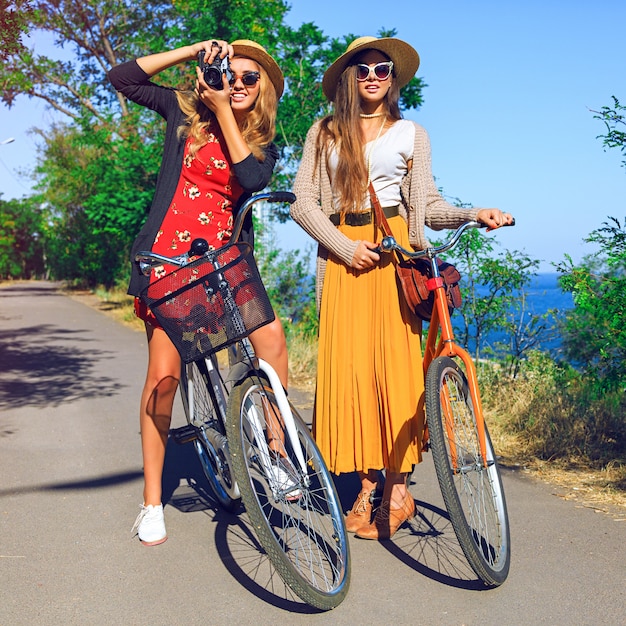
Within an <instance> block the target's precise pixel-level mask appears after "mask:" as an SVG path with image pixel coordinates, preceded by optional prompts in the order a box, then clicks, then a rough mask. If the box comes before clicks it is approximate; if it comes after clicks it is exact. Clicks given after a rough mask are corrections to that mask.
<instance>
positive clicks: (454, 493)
mask: <svg viewBox="0 0 626 626" xmlns="http://www.w3.org/2000/svg"><path fill="white" fill-rule="evenodd" d="M426 416H427V420H428V432H429V433H430V444H431V449H432V453H433V461H434V464H435V470H436V473H437V479H438V481H439V486H440V488H441V492H442V495H443V499H444V502H445V505H446V508H447V510H448V513H449V515H450V521H451V523H452V526H453V528H454V531H455V533H456V536H457V539H458V541H459V544H460V545H461V549H462V550H463V553H464V554H465V557H466V558H467V560H468V562H469V564H470V566H471V567H472V569H473V570H474V572H476V574H477V575H478V576H479V577H480V578H481V579H482V580H483V581H484V582H485V584H487V585H490V586H497V585H501V584H502V583H503V582H504V581H505V580H506V577H507V575H508V573H509V565H510V560H511V545H510V535H509V520H508V515H507V509H506V502H505V499H504V490H503V487H502V481H501V478H500V472H499V470H498V464H497V462H496V457H495V455H494V452H493V446H492V444H491V439H490V438H489V433H488V432H487V427H486V426H485V434H486V439H487V462H486V463H483V459H482V457H481V454H480V446H479V440H478V431H477V425H476V416H475V414H474V407H473V405H472V400H471V398H470V395H469V387H468V382H467V378H466V376H465V374H464V372H463V371H462V370H461V369H460V368H459V366H458V365H457V363H455V362H454V361H453V360H452V359H451V358H449V357H439V358H437V359H435V360H434V361H433V363H432V365H431V366H430V367H429V368H428V373H427V376H426Z"/></svg>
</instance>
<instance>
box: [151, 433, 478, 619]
mask: <svg viewBox="0 0 626 626" xmlns="http://www.w3.org/2000/svg"><path fill="white" fill-rule="evenodd" d="M334 479H335V483H336V486H337V491H338V493H339V495H340V500H341V501H342V502H347V501H348V500H350V502H351V499H352V496H353V494H354V493H355V492H356V491H358V489H359V487H360V483H359V481H358V477H357V475H356V474H354V475H353V474H342V475H341V476H334ZM163 482H164V493H163V501H164V502H167V503H168V504H169V505H170V506H174V507H175V508H177V509H178V510H180V511H183V512H186V513H192V512H202V513H204V514H205V515H207V516H208V517H209V519H210V522H211V523H212V524H214V525H215V529H214V533H215V537H214V541H215V544H216V548H217V551H218V554H219V555H220V558H221V560H222V563H223V565H224V566H225V567H226V569H227V570H228V571H229V572H230V573H231V575H232V576H233V578H234V579H235V580H237V581H238V582H239V584H241V585H242V586H243V587H244V588H245V589H247V590H248V591H249V592H250V593H252V594H254V595H255V596H256V597H257V598H259V599H261V600H264V601H265V602H267V603H268V604H271V605H272V606H276V607H278V608H281V609H284V610H285V611H289V612H297V613H302V614H313V613H316V612H317V610H316V609H314V608H312V607H310V606H308V605H307V604H304V603H302V602H301V601H300V600H299V599H298V598H297V597H296V596H295V595H294V594H293V593H292V592H291V590H290V589H289V588H288V587H287V586H286V585H285V583H284V582H283V581H282V579H281V578H280V576H279V575H278V574H277V573H276V571H275V570H274V568H273V566H272V564H271V562H270V560H269V558H268V557H267V555H266V553H265V551H264V550H263V547H262V546H261V545H260V544H259V542H258V540H257V538H256V535H255V533H254V530H253V529H252V526H251V525H250V523H249V521H248V518H247V516H246V515H245V513H244V512H242V513H241V514H240V515H234V514H230V513H228V512H226V511H223V510H222V509H221V508H220V507H219V504H218V503H217V501H216V500H215V499H214V498H213V496H212V495H211V491H210V489H209V487H208V483H207V482H206V479H205V477H204V474H203V472H202V468H201V467H200V463H199V461H198V459H197V457H196V453H195V451H194V449H193V447H192V445H191V444H185V445H178V444H176V443H174V442H173V440H171V439H170V441H169V442H168V447H167V454H166V461H165V469H164V473H163ZM348 506H349V505H348ZM416 506H417V515H416V517H415V519H414V520H412V521H411V522H410V523H407V524H405V525H404V526H403V527H402V528H400V529H399V530H398V532H397V533H396V535H395V536H394V537H393V539H392V540H391V541H385V542H381V544H380V545H382V546H384V548H385V549H386V550H388V551H389V552H390V553H391V554H393V555H394V556H395V557H396V558H397V559H398V561H400V562H402V563H404V564H405V565H406V566H407V567H410V568H411V569H413V570H415V571H417V572H419V573H420V574H422V575H424V576H426V577H428V578H430V579H432V580H435V581H437V582H440V583H442V584H445V585H449V586H451V587H456V588H460V589H466V590H475V591H480V590H485V589H487V587H485V585H484V584H483V583H482V581H480V580H478V579H477V578H476V574H475V573H474V572H473V571H472V569H471V568H470V566H469V565H468V563H467V561H466V559H465V556H464V554H463V552H462V550H461V548H460V546H459V544H458V542H457V539H456V535H455V534H454V530H453V528H452V525H451V523H450V519H449V517H448V514H447V512H446V511H445V510H443V509H441V508H439V507H437V506H435V505H433V504H430V503H428V502H423V501H419V500H418V501H416ZM344 508H345V507H344ZM354 541H361V540H359V539H356V538H355V539H354ZM363 541H365V540H363ZM373 547H374V546H373V545H372V548H373ZM207 567H210V564H207ZM207 591H209V590H208V589H207Z"/></svg>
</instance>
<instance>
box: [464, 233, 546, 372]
mask: <svg viewBox="0 0 626 626" xmlns="http://www.w3.org/2000/svg"><path fill="white" fill-rule="evenodd" d="M454 259H455V262H456V264H457V267H458V269H459V271H460V272H461V275H462V276H463V283H462V287H461V292H462V294H463V304H462V305H461V308H460V310H459V312H460V316H461V324H460V326H459V325H458V324H456V323H455V327H456V329H457V332H458V333H459V339H460V341H461V343H463V344H464V345H467V346H471V347H473V350H474V357H475V359H476V360H478V359H479V358H480V354H481V349H482V348H483V343H484V337H485V336H486V335H487V334H489V333H491V332H494V331H500V332H503V333H504V334H505V335H506V336H507V337H508V340H507V341H506V344H508V346H509V347H510V346H511V345H516V353H517V357H518V358H521V357H522V354H523V353H524V352H526V351H527V350H528V349H530V347H531V344H532V342H530V341H527V339H529V338H530V337H529V335H528V334H529V333H530V334H532V335H534V334H536V331H537V321H529V322H526V323H523V322H522V321H521V320H522V317H521V316H520V314H522V313H526V311H525V310H524V306H523V302H524V300H523V299H522V298H520V294H521V293H523V291H524V289H525V288H526V287H527V286H528V285H529V283H530V281H531V280H532V277H533V275H534V274H535V273H536V269H537V267H538V265H539V261H536V260H533V259H531V258H530V257H528V255H526V254H524V253H523V252H518V251H515V252H510V251H504V252H501V253H498V254H495V253H494V243H493V241H492V240H491V239H490V238H489V237H487V236H486V235H484V234H483V233H481V232H480V231H479V230H478V229H471V230H469V231H468V232H466V233H465V235H464V236H463V238H462V239H461V241H460V243H459V245H458V246H457V247H456V249H455V250H454ZM531 318H532V316H531ZM453 320H454V318H453ZM532 345H534V344H532Z"/></svg>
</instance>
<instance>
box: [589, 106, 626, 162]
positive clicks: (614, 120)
mask: <svg viewBox="0 0 626 626" xmlns="http://www.w3.org/2000/svg"><path fill="white" fill-rule="evenodd" d="M594 113H597V115H594V118H595V119H597V120H602V121H603V122H604V125H605V127H606V134H605V135H599V137H600V138H602V139H603V142H602V143H603V145H604V147H605V148H617V149H618V150H619V151H620V152H621V153H622V156H624V157H626V132H625V131H624V130H622V129H624V127H626V107H624V106H622V105H621V104H620V103H619V100H618V99H617V98H616V97H615V96H613V106H603V107H602V109H600V111H594ZM622 165H623V166H625V167H626V158H624V160H623V161H622Z"/></svg>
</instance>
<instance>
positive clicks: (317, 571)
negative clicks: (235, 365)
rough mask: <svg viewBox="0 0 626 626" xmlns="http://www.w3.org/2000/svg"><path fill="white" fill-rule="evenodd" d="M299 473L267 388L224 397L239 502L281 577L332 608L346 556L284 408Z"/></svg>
mask: <svg viewBox="0 0 626 626" xmlns="http://www.w3.org/2000/svg"><path fill="white" fill-rule="evenodd" d="M291 409H292V413H293V419H294V422H295V428H296V432H297V437H298V443H299V447H300V449H301V451H302V454H303V456H304V462H305V471H302V469H300V468H301V465H300V463H299V462H298V459H297V457H296V453H295V451H294V448H293V446H292V445H291V442H290V439H289V437H286V436H285V434H284V429H283V425H284V422H283V417H282V415H281V413H280V411H279V410H278V407H277V404H276V401H275V398H274V393H273V392H272V389H271V387H270V385H269V382H268V381H267V380H266V379H265V378H264V377H262V376H258V375H253V376H248V377H247V378H245V379H244V380H243V381H242V382H241V383H240V384H238V385H237V386H236V387H235V388H234V389H233V390H232V392H231V395H230V397H229V403H228V417H227V420H226V428H227V432H228V441H229V442H230V450H231V458H232V464H233V469H234V471H235V475H236V476H237V479H238V481H239V487H240V489H241V497H242V499H243V503H244V505H245V507H246V511H247V513H248V517H249V518H250V521H251V523H252V525H253V526H254V529H255V532H256V533H257V537H258V539H259V541H260V542H261V544H262V545H263V547H264V548H265V551H266V552H267V554H268V556H269V558H270V560H271V561H272V563H273V565H274V567H275V568H276V570H277V571H278V573H279V574H280V576H281V578H282V579H283V580H284V581H285V583H286V584H287V585H289V587H291V589H292V590H293V591H294V593H296V594H297V595H298V596H299V597H300V598H301V599H302V600H304V601H305V602H307V603H308V604H310V605H311V606H314V607H316V608H319V609H323V610H328V609H332V608H334V607H336V606H337V605H339V604H340V603H341V602H342V600H343V599H344V598H345V596H346V594H347V592H348V587H349V579H350V576H349V549H348V537H347V533H346V528H345V523H344V517H343V512H342V510H341V506H340V504H339V498H338V496H337V492H336V490H335V486H334V483H333V481H332V478H331V476H330V473H329V472H328V469H327V468H326V465H325V464H324V461H323V459H322V457H321V455H320V452H319V450H318V448H317V446H316V445H315V442H314V441H313V438H312V437H311V433H310V431H309V429H308V428H307V426H306V424H305V423H304V422H303V421H302V418H300V416H299V415H298V414H297V413H296V411H295V409H294V408H293V407H291Z"/></svg>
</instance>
